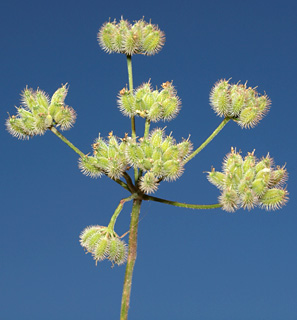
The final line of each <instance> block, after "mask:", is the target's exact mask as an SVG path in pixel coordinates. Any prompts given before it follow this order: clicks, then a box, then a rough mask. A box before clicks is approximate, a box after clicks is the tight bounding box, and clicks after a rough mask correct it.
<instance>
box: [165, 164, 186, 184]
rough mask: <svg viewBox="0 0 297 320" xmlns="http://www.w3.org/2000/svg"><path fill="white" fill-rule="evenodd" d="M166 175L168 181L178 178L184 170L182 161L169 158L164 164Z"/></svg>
mask: <svg viewBox="0 0 297 320" xmlns="http://www.w3.org/2000/svg"><path fill="white" fill-rule="evenodd" d="M163 170H164V177H165V180H167V181H174V180H176V179H178V178H179V177H180V176H181V175H182V174H183V171H184V167H183V166H182V163H181V161H177V160H168V161H166V162H164V164H163Z"/></svg>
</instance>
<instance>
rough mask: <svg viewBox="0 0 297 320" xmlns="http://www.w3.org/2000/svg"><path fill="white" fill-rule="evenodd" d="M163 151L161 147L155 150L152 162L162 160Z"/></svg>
mask: <svg viewBox="0 0 297 320" xmlns="http://www.w3.org/2000/svg"><path fill="white" fill-rule="evenodd" d="M162 155H163V152H162V149H161V148H160V147H157V148H154V151H153V154H152V160H153V161H156V160H161V159H162Z"/></svg>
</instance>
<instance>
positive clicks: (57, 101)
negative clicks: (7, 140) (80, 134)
mask: <svg viewBox="0 0 297 320" xmlns="http://www.w3.org/2000/svg"><path fill="white" fill-rule="evenodd" d="M67 92H68V89H67V86H66V85H63V86H62V87H61V88H59V89H58V90H57V91H56V92H55V93H54V94H53V96H52V98H51V99H49V97H48V95H47V94H46V93H44V92H43V91H41V90H39V89H37V90H36V91H34V90H33V89H28V88H26V89H25V90H24V91H23V92H22V106H20V107H19V108H17V115H16V116H14V115H13V116H11V117H9V118H8V119H7V121H6V127H7V129H8V131H9V132H10V133H11V134H12V135H13V136H14V137H17V138H19V139H28V138H29V137H32V136H35V135H38V134H39V135H42V134H44V133H45V131H46V130H47V129H48V128H50V127H52V126H54V125H56V126H59V127H60V128H61V129H62V130H67V129H69V128H71V127H72V125H73V124H74V122H75V119H76V113H75V111H74V110H73V109H72V108H71V107H69V106H65V105H64V100H65V97H66V95H67Z"/></svg>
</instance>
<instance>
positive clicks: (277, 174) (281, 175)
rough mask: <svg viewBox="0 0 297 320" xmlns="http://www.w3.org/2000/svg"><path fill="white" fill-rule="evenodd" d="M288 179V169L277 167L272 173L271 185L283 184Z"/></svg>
mask: <svg viewBox="0 0 297 320" xmlns="http://www.w3.org/2000/svg"><path fill="white" fill-rule="evenodd" d="M287 179H288V172H287V169H285V168H284V167H282V168H280V167H277V169H276V170H274V171H273V172H272V174H271V180H270V185H271V186H272V187H276V186H282V185H283V184H284V183H285V182H286V181H287Z"/></svg>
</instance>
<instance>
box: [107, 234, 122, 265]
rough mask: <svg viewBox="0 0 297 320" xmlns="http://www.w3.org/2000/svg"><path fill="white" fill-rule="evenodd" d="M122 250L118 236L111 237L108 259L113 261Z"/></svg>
mask: <svg viewBox="0 0 297 320" xmlns="http://www.w3.org/2000/svg"><path fill="white" fill-rule="evenodd" d="M121 251H122V241H121V240H120V239H119V238H112V239H110V241H109V252H108V259H109V260H110V261H112V262H114V261H115V260H116V259H117V258H118V256H119V255H120V253H121Z"/></svg>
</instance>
